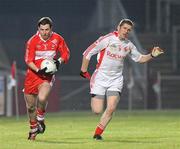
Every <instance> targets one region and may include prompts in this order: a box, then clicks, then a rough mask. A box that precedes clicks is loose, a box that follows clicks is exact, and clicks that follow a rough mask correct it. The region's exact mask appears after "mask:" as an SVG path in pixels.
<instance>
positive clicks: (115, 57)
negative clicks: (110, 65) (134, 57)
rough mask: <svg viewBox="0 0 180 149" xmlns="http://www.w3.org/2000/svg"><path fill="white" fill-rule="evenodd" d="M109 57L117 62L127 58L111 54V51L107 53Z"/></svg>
mask: <svg viewBox="0 0 180 149" xmlns="http://www.w3.org/2000/svg"><path fill="white" fill-rule="evenodd" d="M107 56H108V57H110V58H112V59H116V60H119V59H122V58H125V56H124V55H121V54H117V53H113V52H111V51H107Z"/></svg>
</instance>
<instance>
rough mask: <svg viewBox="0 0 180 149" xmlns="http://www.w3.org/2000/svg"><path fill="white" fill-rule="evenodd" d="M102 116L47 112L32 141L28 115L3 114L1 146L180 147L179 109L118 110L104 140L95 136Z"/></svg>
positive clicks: (42, 148)
mask: <svg viewBox="0 0 180 149" xmlns="http://www.w3.org/2000/svg"><path fill="white" fill-rule="evenodd" d="M99 118H100V117H99V116H95V115H93V114H92V113H91V112H84V111H82V112H60V113H55V114H47V115H46V125H47V129H46V131H45V133H44V134H39V135H38V136H37V138H36V140H35V141H29V140H27V135H28V131H29V126H28V122H27V121H28V120H27V117H26V116H22V117H20V118H19V120H16V118H15V117H12V118H6V117H0V149H180V111H143V110H142V111H133V112H128V111H118V112H116V113H115V114H114V117H113V119H112V121H111V123H109V125H108V127H107V128H106V131H105V132H104V134H103V138H104V139H103V141H96V140H93V139H92V135H93V132H94V129H95V126H96V125H97V123H98V121H99Z"/></svg>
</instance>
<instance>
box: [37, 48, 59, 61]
mask: <svg viewBox="0 0 180 149" xmlns="http://www.w3.org/2000/svg"><path fill="white" fill-rule="evenodd" d="M55 55H56V51H52V50H49V51H36V56H35V60H38V59H46V58H47V59H48V58H49V59H53V58H54V56H55Z"/></svg>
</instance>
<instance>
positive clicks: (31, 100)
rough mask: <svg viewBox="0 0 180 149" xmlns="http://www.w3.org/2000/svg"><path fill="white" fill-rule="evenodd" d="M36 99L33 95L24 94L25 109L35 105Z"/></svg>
mask: <svg viewBox="0 0 180 149" xmlns="http://www.w3.org/2000/svg"><path fill="white" fill-rule="evenodd" d="M36 97H37V95H34V94H24V99H25V102H26V107H27V108H29V107H32V106H35V105H36Z"/></svg>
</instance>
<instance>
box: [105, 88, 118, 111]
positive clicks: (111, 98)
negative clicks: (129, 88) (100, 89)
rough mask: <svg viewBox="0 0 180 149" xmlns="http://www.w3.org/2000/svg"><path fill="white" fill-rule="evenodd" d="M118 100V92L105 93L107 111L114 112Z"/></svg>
mask: <svg viewBox="0 0 180 149" xmlns="http://www.w3.org/2000/svg"><path fill="white" fill-rule="evenodd" d="M119 100H120V92H118V91H108V92H107V108H106V109H107V110H109V111H111V112H114V111H115V110H116V107H117V105H118V103H119Z"/></svg>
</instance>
